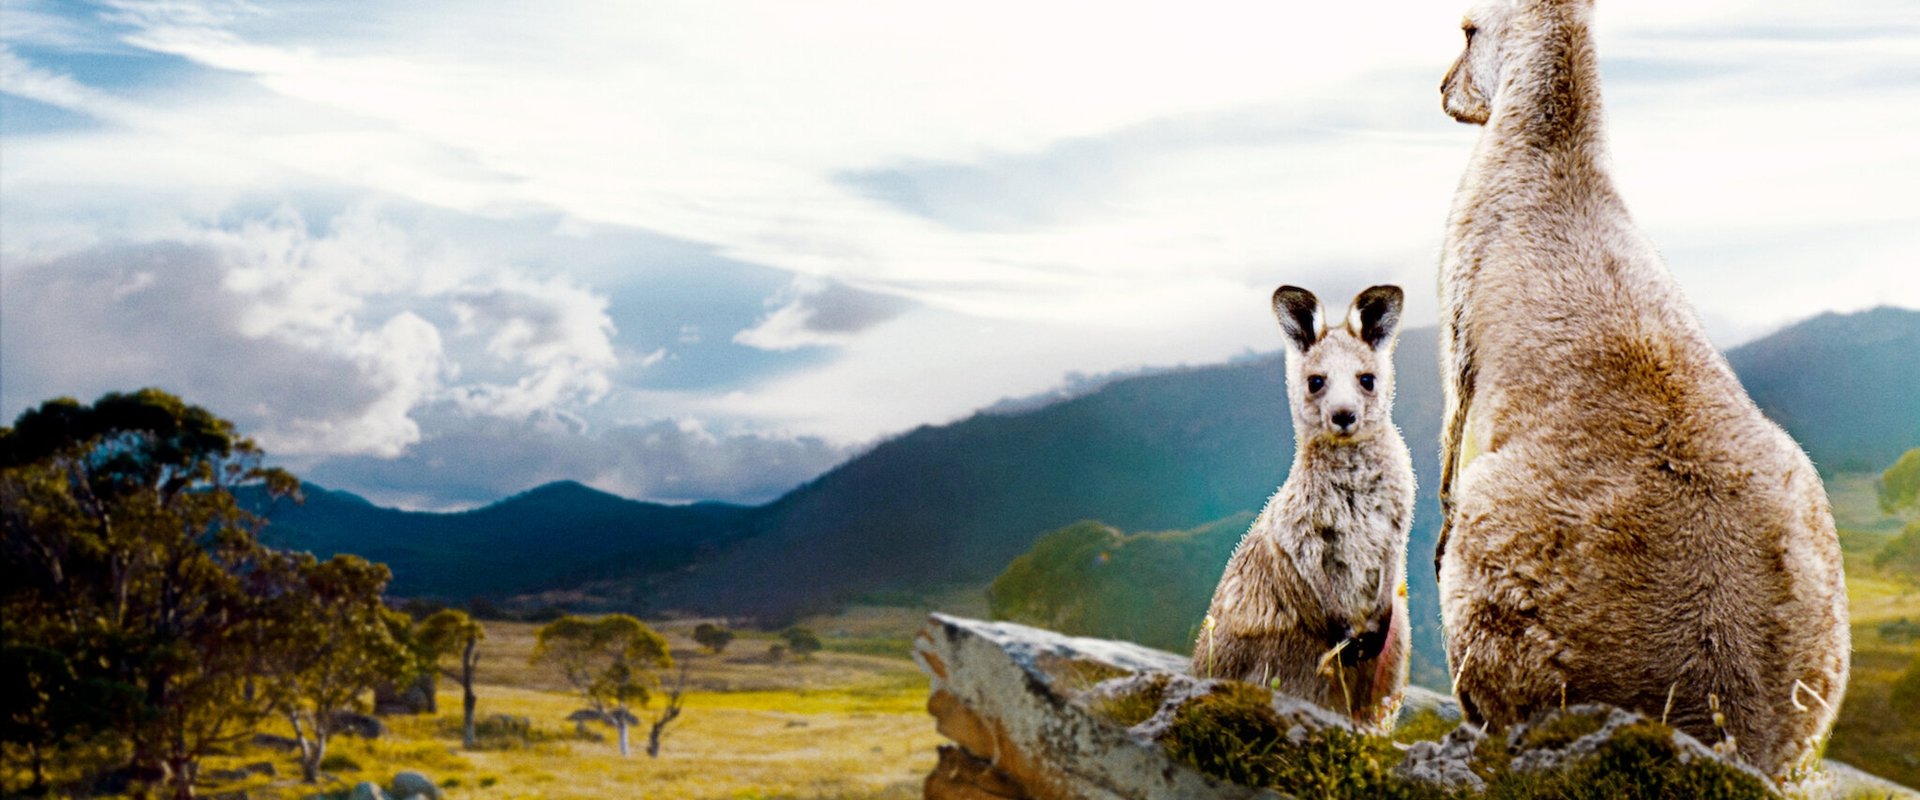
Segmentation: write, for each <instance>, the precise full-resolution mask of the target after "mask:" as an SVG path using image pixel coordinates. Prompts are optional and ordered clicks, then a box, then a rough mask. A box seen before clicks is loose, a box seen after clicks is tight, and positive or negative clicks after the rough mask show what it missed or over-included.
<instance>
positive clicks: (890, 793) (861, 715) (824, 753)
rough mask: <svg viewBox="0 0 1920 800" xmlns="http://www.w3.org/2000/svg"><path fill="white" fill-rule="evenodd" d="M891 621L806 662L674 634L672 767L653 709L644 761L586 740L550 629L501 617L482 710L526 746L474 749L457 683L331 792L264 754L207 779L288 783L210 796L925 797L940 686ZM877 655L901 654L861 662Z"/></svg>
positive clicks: (759, 646)
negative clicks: (679, 684)
mask: <svg viewBox="0 0 1920 800" xmlns="http://www.w3.org/2000/svg"><path fill="white" fill-rule="evenodd" d="M867 616H868V617H873V616H874V615H873V614H872V613H868V614H867ZM879 616H881V617H885V618H887V620H888V623H887V628H888V631H886V632H885V633H884V634H883V633H879V632H876V630H875V627H874V623H873V620H872V619H865V620H861V619H858V618H857V617H856V618H854V619H853V621H854V625H853V627H852V629H847V628H845V627H843V628H840V629H834V628H829V627H822V628H818V629H816V630H819V631H820V632H821V634H822V638H824V639H826V641H827V644H828V647H829V648H830V649H829V650H828V651H824V652H821V653H817V654H815V655H814V656H812V657H811V658H810V659H808V660H805V661H795V660H793V659H792V658H786V659H783V660H778V661H776V660H773V659H771V658H770V657H769V656H768V654H767V650H768V648H769V646H770V645H771V644H772V643H773V642H774V641H777V640H775V639H773V638H772V637H771V636H770V635H766V634H755V633H752V632H743V633H742V635H741V638H740V639H737V640H735V641H734V642H733V643H732V644H731V645H730V646H729V647H728V648H727V649H726V652H725V653H724V654H722V655H717V656H716V655H713V654H710V653H707V652H706V651H704V650H701V649H698V648H697V647H696V646H695V645H694V644H693V642H692V641H691V639H690V638H688V634H689V632H690V631H691V629H692V624H691V623H687V624H680V623H666V624H663V625H661V626H660V628H661V629H662V632H663V633H665V634H667V636H668V638H669V640H670V641H671V642H672V644H673V650H674V658H675V660H676V661H677V662H679V663H682V664H685V665H687V667H688V676H689V687H690V688H689V691H688V694H687V701H686V708H685V711H684V713H683V714H682V715H681V717H680V719H679V720H677V721H675V722H674V723H673V724H672V725H670V726H669V727H668V729H667V731H668V733H667V736H666V738H665V739H664V743H663V746H662V748H661V753H660V756H659V758H657V759H656V758H648V757H647V755H646V753H645V746H646V730H645V726H646V725H647V724H648V722H650V721H651V718H652V715H651V713H649V711H650V710H653V709H641V710H639V711H638V712H637V714H638V716H640V717H641V718H642V719H643V720H644V721H643V722H642V724H641V725H640V726H637V727H636V728H635V730H634V731H633V732H632V734H631V735H632V744H633V755H632V756H631V757H627V758H622V757H621V756H620V753H619V749H618V743H617V741H616V739H615V735H614V732H613V730H612V729H611V728H606V727H601V726H592V727H590V728H589V732H588V735H587V736H586V737H582V736H580V735H579V734H578V733H577V732H576V730H575V726H574V724H573V723H570V722H567V721H566V717H567V715H568V714H570V713H572V712H573V711H574V710H575V709H577V708H580V707H581V706H582V703H580V702H579V699H578V698H577V697H575V696H573V695H571V694H569V693H567V692H566V691H565V684H564V682H563V681H562V680H561V679H560V678H559V676H558V675H556V674H553V673H551V672H548V671H546V670H542V669H539V668H536V667H534V666H531V665H529V664H528V663H527V658H528V656H529V655H531V653H532V649H533V632H534V630H535V629H536V628H537V627H538V626H536V625H532V624H528V623H513V622H493V623H488V633H489V639H488V642H487V643H486V649H485V654H484V656H483V659H482V661H481V664H480V671H481V672H480V674H481V675H482V676H483V677H484V678H485V680H486V681H487V682H486V683H485V684H484V685H482V686H480V687H478V690H477V694H478V695H479V698H480V699H479V711H478V716H479V717H480V718H482V719H485V718H488V717H492V716H493V715H497V714H505V715H510V716H519V717H526V718H527V719H528V720H529V721H530V722H531V724H532V725H531V727H532V732H531V735H530V736H528V737H525V740H522V739H521V738H520V737H517V736H511V735H498V734H496V735H490V736H483V737H482V742H481V745H482V747H481V749H479V750H476V751H466V750H463V749H461V747H460V712H459V708H460V696H459V691H458V687H457V686H450V685H449V682H447V681H444V680H443V681H442V682H441V691H440V693H439V708H440V712H439V713H438V714H435V715H423V716H418V717H406V716H393V717H386V718H384V719H385V721H386V722H387V723H388V725H389V731H388V733H387V735H386V736H385V737H383V738H381V739H379V740H374V741H362V740H358V739H351V738H343V739H338V740H336V743H335V745H334V746H333V747H332V748H331V749H330V755H329V766H330V769H328V770H327V777H328V781H327V782H326V783H324V784H323V785H322V786H319V787H313V786H306V785H300V784H295V783H291V782H288V781H287V780H286V777H285V776H289V775H298V770H297V768H296V767H295V765H294V762H293V759H292V757H291V756H289V755H282V754H277V753H273V752H270V751H263V750H258V749H249V750H247V751H245V752H240V753H236V754H234V755H232V756H227V757H220V758H215V759H211V760H210V761H209V762H208V763H207V764H206V769H207V770H221V769H232V768H235V767H238V766H241V765H244V764H248V763H254V762H258V761H261V760H272V761H274V762H275V767H276V772H277V774H278V775H279V776H281V777H280V778H279V779H278V780H272V779H265V778H252V779H249V780H245V781H237V782H232V783H227V784H216V785H208V786H207V787H205V790H204V792H203V793H204V794H206V795H217V794H219V793H223V792H232V791H241V790H244V791H246V792H247V793H248V797H249V798H252V800H259V798H296V797H308V796H310V795H312V794H315V793H318V792H323V791H325V792H340V791H343V790H346V789H349V788H351V787H352V785H354V784H356V783H359V782H361V781H373V782H375V783H380V784H385V783H387V782H388V781H389V780H390V779H391V778H392V776H393V774H394V773H396V772H399V771H402V770H413V771H417V772H421V773H423V774H425V775H427V776H429V777H430V778H432V779H433V780H434V781H435V782H437V783H440V784H442V785H443V786H446V787H447V788H448V792H449V794H450V795H451V796H454V797H461V798H469V797H470V798H501V799H502V800H504V799H506V798H552V799H553V800H563V799H564V798H609V797H633V798H788V797H791V798H817V797H825V798H910V797H919V796H920V788H921V782H922V781H923V780H924V779H925V777H926V774H927V772H928V771H929V770H931V769H932V768H933V764H934V747H935V746H936V744H938V742H939V736H938V735H937V734H935V733H934V730H933V724H932V719H931V718H930V717H928V716H927V712H926V697H927V682H926V678H925V677H924V676H922V675H921V674H920V672H919V671H918V670H917V669H916V668H915V667H914V665H913V663H912V662H911V661H909V660H907V658H906V657H905V653H906V641H907V639H906V636H907V635H908V634H910V632H911V630H912V627H909V626H917V621H918V615H917V614H915V613H913V612H904V611H903V612H901V613H899V614H891V613H883V614H880V615H879ZM839 619H843V620H844V619H847V618H846V617H843V618H839ZM908 619H912V620H913V622H911V623H910V622H908V621H907V620H908ZM822 622H825V623H826V624H828V625H831V624H832V621H831V620H826V621H822ZM896 632H897V635H896ZM895 644H897V645H898V649H893V647H892V645H895ZM873 649H887V650H891V652H892V653H897V654H898V655H891V654H890V655H884V656H883V655H870V654H866V653H863V652H848V651H850V650H851V651H859V650H873ZM658 703H659V700H658V699H656V700H655V701H654V706H655V707H656V708H657V706H658ZM270 732H274V733H281V734H284V733H285V732H284V731H278V730H272V731H270Z"/></svg>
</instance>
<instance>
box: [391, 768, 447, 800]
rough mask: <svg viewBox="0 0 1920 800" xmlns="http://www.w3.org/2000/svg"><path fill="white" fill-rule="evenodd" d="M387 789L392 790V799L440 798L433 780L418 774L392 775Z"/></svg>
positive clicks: (403, 773) (431, 799) (437, 787)
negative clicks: (391, 780)
mask: <svg viewBox="0 0 1920 800" xmlns="http://www.w3.org/2000/svg"><path fill="white" fill-rule="evenodd" d="M387 788H389V789H392V790H393V792H392V794H393V796H394V797H400V798H415V797H419V798H425V800H440V797H441V795H440V787H439V786H436V785H434V783H433V779H432V778H428V777H427V776H425V775H422V774H420V773H418V772H401V773H398V774H396V775H394V776H393V782H392V783H390V784H388V787H387Z"/></svg>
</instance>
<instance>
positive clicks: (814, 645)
mask: <svg viewBox="0 0 1920 800" xmlns="http://www.w3.org/2000/svg"><path fill="white" fill-rule="evenodd" d="M780 638H782V639H785V640H787V651H788V652H790V653H793V655H794V657H795V658H799V659H801V660H803V661H804V660H806V659H808V658H811V657H813V654H814V653H817V652H820V648H821V644H820V637H818V636H815V635H813V631H810V630H807V629H806V628H802V627H800V626H798V625H795V626H793V627H791V628H788V629H786V630H784V631H781V632H780Z"/></svg>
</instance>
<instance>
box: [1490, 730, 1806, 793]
mask: <svg viewBox="0 0 1920 800" xmlns="http://www.w3.org/2000/svg"><path fill="white" fill-rule="evenodd" d="M1679 755H1680V750H1679V748H1678V747H1677V746H1675V745H1674V743H1673V729H1671V728H1668V727H1667V726H1665V725H1661V724H1659V723H1655V722H1644V723H1640V724H1637V725H1630V726H1627V727H1625V728H1622V729H1620V730H1619V731H1617V732H1615V733H1614V735H1613V737H1612V738H1611V739H1609V740H1608V743H1607V745H1606V746H1605V747H1603V748H1601V749H1600V750H1599V751H1598V752H1596V753H1594V754H1593V755H1592V756H1590V757H1588V758H1585V759H1582V760H1581V761H1579V762H1577V763H1575V764H1573V765H1572V766H1570V767H1568V768H1566V769H1563V770H1559V771H1557V772H1547V773H1514V772H1506V773H1504V774H1501V775H1499V776H1497V778H1496V780H1494V781H1492V782H1491V784H1490V785H1489V787H1488V790H1487V793H1486V796H1487V797H1489V798H1499V799H1500V800H1505V799H1506V798H1513V799H1514V800H1522V799H1525V800H1532V799H1533V798H1565V799H1566V800H1603V799H1605V800H1616V799H1618V800H1634V799H1635V798H1647V799H1648V800H1653V799H1654V798H1667V797H1689V798H1698V799H1699V800H1748V799H1749V798H1752V799H1755V800H1757V799H1758V798H1772V797H1775V796H1776V795H1775V794H1774V793H1773V792H1772V791H1771V789H1769V787H1768V786H1767V785H1766V784H1765V783H1763V782H1762V781H1761V780H1760V779H1758V778H1755V777H1753V776H1752V775H1749V774H1747V773H1745V772H1742V771H1740V770H1738V769H1735V768H1733V767H1731V766H1728V765H1727V764H1724V763H1721V762H1719V761H1715V760H1711V759H1693V760H1692V761H1690V762H1688V763H1684V764H1683V763H1681V762H1680V758H1679Z"/></svg>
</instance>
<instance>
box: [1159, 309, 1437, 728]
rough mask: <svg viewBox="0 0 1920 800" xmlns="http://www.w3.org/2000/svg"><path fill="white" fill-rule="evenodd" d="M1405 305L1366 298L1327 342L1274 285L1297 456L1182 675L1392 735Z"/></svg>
mask: <svg viewBox="0 0 1920 800" xmlns="http://www.w3.org/2000/svg"><path fill="white" fill-rule="evenodd" d="M1401 300H1402V295H1401V292H1400V290H1399V289H1398V288H1396V287H1392V286H1375V287H1373V288H1371V289H1368V290H1366V291H1365V292H1362V293H1361V294H1360V296H1359V297H1357V298H1355V299H1354V301H1353V308H1352V310H1351V311H1350V312H1349V313H1348V315H1347V319H1346V323H1345V324H1344V325H1343V326H1342V327H1339V328H1334V329H1332V330H1325V329H1323V328H1322V327H1321V326H1320V324H1319V316H1320V314H1319V311H1320V303H1319V301H1318V300H1316V299H1314V296H1313V294H1312V293H1311V292H1308V291H1307V290H1305V289H1299V288H1295V287H1292V286H1282V287H1280V289H1279V290H1278V291H1276V292H1274V295H1273V306H1274V313H1275V314H1276V315H1277V316H1278V317H1279V318H1280V325H1281V327H1282V328H1283V329H1284V330H1285V331H1286V333H1287V341H1288V345H1289V346H1288V348H1287V398H1288V401H1289V405H1290V407H1291V408H1292V411H1293V428H1294V441H1295V452H1294V458H1293V468H1292V470H1291V471H1290V472H1289V473H1288V474H1287V481H1286V483H1285V484H1284V485H1282V486H1281V487H1280V489H1279V491H1277V492H1275V493H1274V495H1273V497H1272V498H1270V499H1269V500H1267V506H1266V508H1265V509H1264V510H1262V511H1261V512H1260V516H1259V517H1258V518H1256V519H1255V520H1254V521H1253V525H1252V527H1251V528H1249V529H1248V530H1247V534H1246V536H1244V537H1243V538H1241V540H1240V545H1239V546H1238V547H1237V548H1235V549H1234V552H1233V558H1232V559H1231V560H1229V561H1228V562H1227V569H1226V573H1225V574H1224V575H1222V576H1221V577H1220V585H1219V587H1218V588H1216V589H1215V590H1214V595H1213V603H1212V605H1211V607H1210V608H1209V609H1208V612H1207V623H1206V624H1204V625H1203V627H1202V631H1201V634H1200V640H1199V642H1197V643H1196V644H1195V646H1194V653H1193V674H1195V675H1201V676H1207V677H1219V678H1232V679H1236V680H1244V681H1248V682H1252V683H1258V684H1260V685H1262V686H1270V685H1271V686H1276V687H1277V688H1278V689H1279V690H1281V691H1283V692H1286V693H1288V694H1292V695H1295V696H1298V697H1301V698H1305V699H1307V700H1309V701H1312V702H1315V703H1318V704H1320V705H1322V706H1324V707H1326V708H1329V709H1332V710H1334V711H1337V712H1340V713H1342V714H1348V715H1351V717H1352V718H1353V719H1354V720H1355V721H1357V722H1359V723H1361V724H1362V725H1366V726H1369V727H1372V728H1374V729H1375V730H1386V729H1388V728H1391V727H1392V724H1393V719H1394V715H1395V713H1396V712H1397V711H1398V710H1399V704H1400V695H1401V690H1402V689H1403V688H1404V687H1405V686H1406V683H1407V658H1408V655H1409V631H1410V628H1409V626H1408V625H1407V597H1406V592H1405V583H1404V580H1403V579H1404V577H1405V574H1406V553H1407V531H1408V528H1409V527H1410V526H1411V525H1412V522H1413V490H1414V485H1413V462H1412V460H1411V459H1410V458H1409V457H1408V455H1407V445H1406V442H1405V441H1403V440H1402V439H1401V438H1400V431H1399V429H1398V428H1395V427H1394V425H1393V419H1392V413H1393V347H1394V342H1395V341H1396V339H1395V337H1396V335H1397V331H1396V327H1397V325H1398V323H1399V319H1400V305H1401Z"/></svg>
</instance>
